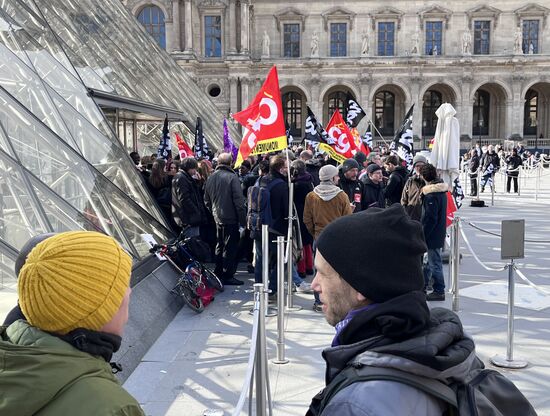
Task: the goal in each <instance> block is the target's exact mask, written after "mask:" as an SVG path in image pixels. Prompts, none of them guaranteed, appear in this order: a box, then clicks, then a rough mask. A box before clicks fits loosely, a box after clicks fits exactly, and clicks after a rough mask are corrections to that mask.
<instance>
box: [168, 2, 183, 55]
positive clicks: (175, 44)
mask: <svg viewBox="0 0 550 416" xmlns="http://www.w3.org/2000/svg"><path fill="white" fill-rule="evenodd" d="M180 19H181V18H180V0H172V20H173V22H172V38H173V39H172V50H173V51H176V52H180V51H181V20H180ZM170 52H171V51H170Z"/></svg>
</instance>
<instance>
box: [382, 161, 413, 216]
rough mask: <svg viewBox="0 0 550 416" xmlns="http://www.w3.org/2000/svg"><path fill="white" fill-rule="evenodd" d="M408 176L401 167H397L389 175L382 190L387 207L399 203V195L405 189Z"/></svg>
mask: <svg viewBox="0 0 550 416" xmlns="http://www.w3.org/2000/svg"><path fill="white" fill-rule="evenodd" d="M408 176H409V173H408V172H407V169H406V168H404V167H403V166H397V167H396V168H395V170H394V171H393V172H392V173H390V178H389V180H388V184H387V185H386V188H385V189H384V195H385V198H386V205H387V206H390V205H392V204H398V203H400V202H401V194H402V193H403V188H404V187H405V182H407V178H408Z"/></svg>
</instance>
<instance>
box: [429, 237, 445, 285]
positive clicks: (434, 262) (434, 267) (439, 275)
mask: <svg viewBox="0 0 550 416" xmlns="http://www.w3.org/2000/svg"><path fill="white" fill-rule="evenodd" d="M430 277H431V278H432V279H433V289H434V292H435V293H445V277H444V276H443V263H442V261H441V249H440V248H429V249H428V262H427V263H424V287H426V286H428V284H429V282H430Z"/></svg>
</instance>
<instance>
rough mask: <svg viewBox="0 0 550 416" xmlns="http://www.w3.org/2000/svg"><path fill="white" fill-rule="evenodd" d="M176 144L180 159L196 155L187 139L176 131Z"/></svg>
mask: <svg viewBox="0 0 550 416" xmlns="http://www.w3.org/2000/svg"><path fill="white" fill-rule="evenodd" d="M176 144H177V145H178V152H179V154H180V159H183V158H186V157H193V156H195V154H194V153H193V151H192V150H191V148H190V147H189V145H188V144H187V143H185V140H183V139H182V138H181V136H180V135H179V134H178V133H176Z"/></svg>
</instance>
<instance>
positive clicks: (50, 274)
mask: <svg viewBox="0 0 550 416" xmlns="http://www.w3.org/2000/svg"><path fill="white" fill-rule="evenodd" d="M131 269H132V260H131V258H130V256H129V255H128V254H127V253H126V252H125V251H124V250H123V249H122V248H121V247H120V245H119V244H118V243H117V242H116V241H115V240H114V239H113V238H112V237H109V236H106V235H104V234H100V233H97V232H92V231H69V232H65V233H61V234H57V235H55V236H53V237H50V238H48V239H46V240H44V241H42V242H41V243H40V244H38V245H37V246H36V247H35V248H34V249H33V250H32V251H31V252H30V253H29V255H28V257H27V261H26V262H25V265H24V266H23V268H22V269H21V271H20V272H19V281H18V293H19V304H20V306H21V310H22V311H23V314H24V315H25V317H26V318H27V320H28V321H29V323H30V324H31V325H33V326H36V327H37V328H40V329H42V330H44V331H48V332H55V333H58V334H66V333H68V332H70V331H72V330H73V329H76V328H86V329H91V330H94V331H97V330H99V329H100V328H101V327H102V326H103V325H105V324H106V323H107V322H109V321H110V320H111V318H112V317H113V316H114V315H115V313H116V312H117V311H118V309H119V308H120V305H121V303H122V298H123V297H124V294H125V292H126V289H127V288H128V285H129V283H130V273H131Z"/></svg>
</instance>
